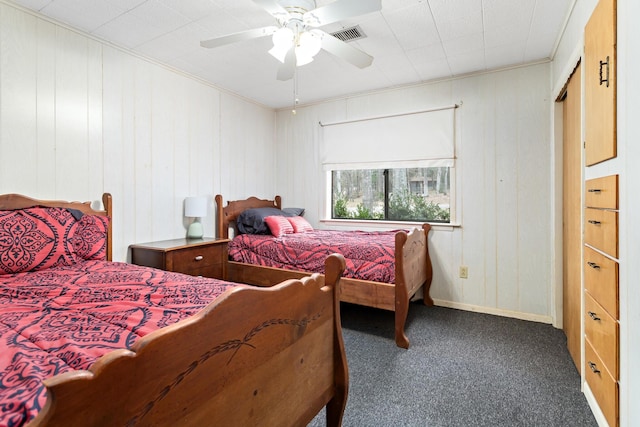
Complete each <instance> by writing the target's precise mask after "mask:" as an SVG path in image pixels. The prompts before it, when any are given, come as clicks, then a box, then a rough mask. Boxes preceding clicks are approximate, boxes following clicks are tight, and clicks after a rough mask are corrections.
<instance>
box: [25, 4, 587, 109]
mask: <svg viewBox="0 0 640 427" xmlns="http://www.w3.org/2000/svg"><path fill="white" fill-rule="evenodd" d="M575 1H576V0H382V10H381V11H380V12H374V13H369V14H367V15H363V16H359V17H355V18H352V19H348V20H344V21H340V22H339V23H335V24H331V25H327V26H325V27H322V29H323V30H325V31H327V32H334V31H337V30H340V29H342V28H347V27H351V26H353V25H356V24H358V25H360V27H361V29H362V31H363V32H364V33H365V34H366V36H367V37H366V38H364V39H360V40H356V41H353V42H351V43H352V45H353V46H355V47H357V48H359V49H361V50H363V51H365V52H367V53H368V54H369V55H371V56H373V57H374V60H373V64H372V65H371V66H370V67H368V68H364V69H360V68H357V67H355V66H353V65H351V64H350V63H348V62H345V61H344V60H342V59H339V58H337V57H335V56H333V55H331V54H329V53H327V52H325V51H321V52H320V53H319V54H318V55H317V56H316V57H315V60H314V61H313V62H312V63H310V64H308V65H304V66H302V67H299V68H298V71H297V86H298V97H299V99H300V103H301V104H307V103H311V102H316V101H319V100H323V99H330V98H335V97H339V96H344V95H347V94H353V93H359V92H366V91H370V90H375V89H382V88H388V87H396V86H403V85H408V84H415V83H420V82H425V81H430V80H434V79H441V78H446V77H451V76H458V75H463V74H468V73H474V72H481V71H485V70H492V69H499V68H503V67H509V66H515V65H520V64H526V63H531V62H536V61H541V60H546V59H551V57H552V55H553V54H554V50H555V46H556V43H557V39H558V38H559V36H560V34H561V32H562V30H563V28H564V23H565V21H566V18H567V16H568V15H569V13H570V11H571V8H572V7H573V4H574V3H575ZM332 2H333V0H316V5H317V6H318V7H319V6H324V5H326V4H329V3H332ZM14 3H15V4H18V5H21V6H24V7H25V8H28V9H32V10H35V11H38V12H40V13H41V14H43V15H45V16H47V17H49V18H51V19H53V20H55V21H58V22H62V23H64V24H66V25H68V26H70V27H74V28H77V29H79V30H81V31H83V32H85V33H89V34H91V35H92V36H94V37H96V38H99V39H101V40H106V41H109V42H111V43H113V44H115V45H118V46H121V47H124V48H126V49H128V50H131V51H133V52H136V53H138V54H140V55H143V56H145V57H147V58H152V59H154V60H156V61H158V62H161V63H164V64H167V65H169V66H171V67H173V68H177V69H179V70H182V71H184V72H186V73H189V74H191V75H194V76H197V77H199V78H201V79H203V80H206V81H208V82H210V83H211V84H213V85H215V86H217V87H219V88H223V89H226V90H228V91H230V92H233V93H236V94H238V95H241V96H243V97H246V98H249V99H252V100H255V101H256V102H258V103H260V104H263V105H266V106H270V107H273V108H281V107H288V106H291V105H292V103H293V87H294V81H293V80H290V81H287V82H282V81H279V80H277V79H276V74H277V70H278V65H279V64H280V63H279V62H278V61H277V60H276V59H275V58H273V57H272V56H271V55H269V53H268V52H267V51H268V50H269V49H270V48H271V46H272V42H271V38H270V37H263V38H260V39H253V40H248V41H242V42H238V43H235V44H233V45H227V46H222V47H218V48H214V49H205V48H202V47H200V41H201V40H207V39H211V38H214V37H217V36H222V35H226V34H229V33H235V32H239V31H245V30H249V29H253V28H260V27H264V26H268V25H275V23H276V22H275V19H274V18H273V17H272V16H271V15H269V14H268V13H267V12H266V11H265V10H264V9H262V8H261V7H260V6H258V5H256V4H255V3H253V2H252V1H251V0H14Z"/></svg>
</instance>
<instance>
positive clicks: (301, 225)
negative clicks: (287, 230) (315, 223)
mask: <svg viewBox="0 0 640 427" xmlns="http://www.w3.org/2000/svg"><path fill="white" fill-rule="evenodd" d="M287 219H288V220H289V223H291V226H292V227H293V232H294V233H306V232H308V231H313V227H312V226H311V224H309V221H307V220H306V219H304V218H302V217H301V216H291V217H288V218H287Z"/></svg>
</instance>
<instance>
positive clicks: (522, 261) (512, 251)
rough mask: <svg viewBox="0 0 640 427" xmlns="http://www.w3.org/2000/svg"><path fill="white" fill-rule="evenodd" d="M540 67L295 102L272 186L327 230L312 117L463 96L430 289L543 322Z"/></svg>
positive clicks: (544, 181)
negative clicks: (450, 191)
mask: <svg viewBox="0 0 640 427" xmlns="http://www.w3.org/2000/svg"><path fill="white" fill-rule="evenodd" d="M549 73H550V64H538V65H533V66H529V67H523V68H518V69H514V70H509V71H501V72H495V73H488V74H483V75H477V76H472V77H467V78H460V79H454V80H448V81H444V82H438V83H432V84H424V85H419V86H414V87H410V88H401V89H396V90H388V91H384V92H380V93H375V94H368V95H362V96H354V97H352V98H348V99H343V100H336V101H332V102H327V103H322V104H318V105H314V106H308V107H303V108H298V111H297V114H296V115H292V114H291V112H290V111H288V110H282V111H279V112H278V114H277V159H278V165H277V188H278V190H279V193H280V194H281V195H282V197H283V204H284V205H286V206H300V207H305V208H306V209H307V213H305V216H307V218H309V219H310V220H311V221H312V223H314V225H316V226H318V227H329V226H331V227H332V228H336V226H335V225H329V224H327V223H323V222H321V220H322V219H324V200H323V194H324V193H323V189H322V188H318V187H320V186H318V183H321V182H323V176H324V175H323V172H322V170H321V165H320V162H319V160H318V144H319V140H320V138H321V135H322V132H321V131H320V126H319V124H318V123H319V122H320V121H321V122H325V123H326V122H333V121H340V120H352V119H357V118H365V117H372V116H380V115H386V114H397V113H402V112H411V111H418V110H425V109H429V108H435V107H442V106H447V105H452V104H456V103H462V106H461V107H460V108H458V109H457V110H456V156H457V160H456V165H457V172H456V179H457V185H456V200H457V209H458V213H457V221H458V222H459V226H457V227H436V228H435V230H434V231H433V232H432V233H431V237H430V242H429V243H430V251H431V258H432V261H433V264H434V281H433V285H432V291H431V295H432V297H433V298H434V299H435V300H436V302H437V303H439V304H442V305H449V306H453V307H460V308H465V309H470V310H479V311H485V312H490V313H496V314H504V315H509V316H515V317H522V318H526V319H534V320H539V321H543V322H551V321H552V319H553V317H554V316H555V312H554V302H553V300H552V295H553V292H552V290H553V289H554V286H555V283H554V282H553V275H552V265H553V260H554V256H555V255H554V254H553V247H552V229H551V221H552V215H553V207H552V203H551V188H552V184H551V178H552V164H551V161H550V158H551V153H552V150H551V141H550V104H551V101H550V100H549V96H548V94H549V90H550V88H549V86H550V83H549V82H550V74H549ZM300 93H301V96H303V94H304V87H301V88H300ZM389 147H390V149H392V147H393V141H389ZM316 188H318V190H320V191H316ZM359 226H360V225H359ZM461 265H466V266H468V267H469V278H468V279H461V278H458V268H459V266H461Z"/></svg>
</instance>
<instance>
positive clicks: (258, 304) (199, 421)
mask: <svg viewBox="0 0 640 427" xmlns="http://www.w3.org/2000/svg"><path fill="white" fill-rule="evenodd" d="M344 268H345V261H344V258H342V256H341V255H337V254H334V255H331V256H329V257H328V258H327V261H326V273H325V275H324V276H322V275H320V274H314V275H312V276H309V277H304V278H302V279H301V280H289V281H286V282H283V283H280V284H278V285H275V286H273V287H269V288H254V287H248V286H243V287H242V286H241V287H238V288H234V289H232V290H229V291H227V292H226V293H225V294H223V295H222V296H221V297H219V298H218V299H216V300H215V301H213V302H212V303H211V304H210V305H209V306H207V307H206V308H205V309H203V310H202V311H201V312H199V313H198V314H196V315H194V316H192V317H190V318H188V319H185V320H183V321H180V322H178V323H176V324H174V325H171V326H168V327H166V328H163V329H160V330H157V331H155V332H152V333H150V334H149V335H146V336H145V337H143V338H141V339H139V340H138V341H137V342H136V343H135V344H134V346H133V347H132V349H131V350H116V351H113V352H111V353H108V354H107V355H105V356H103V357H101V358H100V359H99V360H98V361H97V362H96V363H95V364H94V365H93V366H92V368H91V370H90V371H74V372H67V373H64V374H61V375H58V376H56V377H53V378H51V379H49V380H47V381H46V384H45V385H46V386H47V389H48V393H49V399H48V401H47V405H46V406H45V408H44V409H43V410H42V411H41V412H40V413H39V415H38V417H37V418H36V419H35V420H34V421H33V422H32V423H31V424H29V427H39V426H70V425H91V426H115V425H118V426H134V425H136V426H137V425H145V426H146V425H154V426H159V425H162V426H177V425H180V426H203V425H211V426H272V425H273V426H275V425H293V426H306V425H307V424H308V423H309V422H310V421H311V420H312V419H313V418H314V417H315V416H316V415H317V413H318V412H319V411H320V410H321V409H322V408H323V407H326V419H327V425H330V426H339V425H340V424H341V421H342V416H343V412H344V409H345V406H346V400H347V393H348V382H349V380H348V368H347V362H346V356H345V351H344V343H343V340H342V332H341V327H340V310H339V298H338V293H337V290H338V281H339V279H340V276H341V274H342V271H343V270H344Z"/></svg>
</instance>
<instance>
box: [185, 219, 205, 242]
mask: <svg viewBox="0 0 640 427" xmlns="http://www.w3.org/2000/svg"><path fill="white" fill-rule="evenodd" d="M203 235H204V230H203V228H202V223H200V221H198V220H195V221H193V222H192V223H191V224H190V225H189V228H188V229H187V239H202V236H203Z"/></svg>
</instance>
